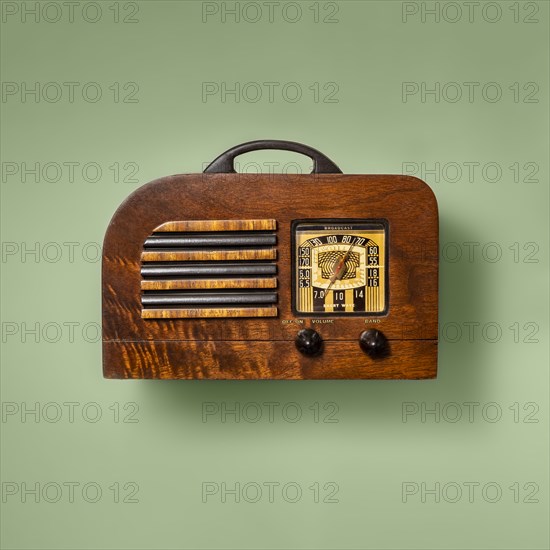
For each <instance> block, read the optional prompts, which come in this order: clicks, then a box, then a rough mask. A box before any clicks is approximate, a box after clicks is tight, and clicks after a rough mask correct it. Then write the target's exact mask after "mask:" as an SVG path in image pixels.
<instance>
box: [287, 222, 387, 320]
mask: <svg viewBox="0 0 550 550" xmlns="http://www.w3.org/2000/svg"><path fill="white" fill-rule="evenodd" d="M305 223H307V224H334V225H348V224H369V223H372V224H379V225H382V227H383V228H384V249H385V250H384V267H385V269H384V310H383V311H378V312H374V313H367V312H365V311H339V312H334V311H331V312H326V313H325V312H322V311H313V312H304V311H298V310H297V307H296V301H297V299H298V297H297V292H296V261H297V254H296V228H297V226H298V225H300V224H305ZM290 239H291V246H290V261H291V286H292V287H291V300H290V301H291V308H292V313H293V315H295V316H296V317H322V318H329V317H344V318H346V317H363V318H370V317H384V316H386V315H388V311H389V296H390V291H389V248H390V225H389V222H388V220H387V219H385V218H306V219H299V220H292V222H291V225H290Z"/></svg>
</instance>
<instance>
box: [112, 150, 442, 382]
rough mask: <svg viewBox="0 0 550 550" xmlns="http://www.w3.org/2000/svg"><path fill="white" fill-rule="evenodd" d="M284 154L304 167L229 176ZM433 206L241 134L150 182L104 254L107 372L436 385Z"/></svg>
mask: <svg viewBox="0 0 550 550" xmlns="http://www.w3.org/2000/svg"><path fill="white" fill-rule="evenodd" d="M259 149H282V150H288V151H295V152H298V153H302V154H305V155H307V156H309V157H310V158H311V159H312V160H313V165H314V168H313V172H312V173H311V174H292V175H290V174H284V175H282V174H281V175H273V174H240V173H236V172H235V170H234V164H233V163H234V159H235V157H236V156H238V155H240V154H242V153H246V152H249V151H255V150H259ZM437 310H438V213H437V202H436V199H435V196H434V194H433V192H432V191H431V189H430V188H429V187H428V185H427V184H426V183H424V182H423V181H421V180H419V179H417V178H414V177H410V176H403V175H395V176H386V175H343V174H342V173H341V171H340V170H339V169H338V167H337V166H336V165H335V164H334V163H333V162H331V161H330V160H329V159H328V158H327V157H325V156H324V155H322V154H321V153H320V152H319V151H317V150H315V149H312V148H310V147H306V146H304V145H301V144H298V143H292V142H285V141H255V142H250V143H245V144H243V145H240V146H238V147H234V148H232V149H230V150H229V151H227V152H225V153H224V154H222V155H221V156H219V157H218V158H217V159H216V160H215V161H214V162H212V164H210V166H208V168H207V169H206V170H205V171H204V173H202V174H182V175H176V176H169V177H165V178H162V179H158V180H155V181H153V182H151V183H149V184H147V185H144V186H143V187H141V188H139V189H138V190H137V191H135V192H134V193H133V194H132V195H130V197H128V199H126V201H125V202H124V203H123V204H122V205H121V206H120V208H119V209H118V210H117V212H116V213H115V215H114V216H113V219H112V221H111V223H110V225H109V227H108V229H107V233H106V236H105V242H104V246H103V372H104V376H105V377H106V378H164V379H182V378H210V379H253V378H263V379H321V378H323V379H336V378H340V379H346V378H347V379H352V378H353V379H355V378H386V379H392V378H393V379H400V378H410V379H418V378H434V377H435V376H436V373H437V336H438V326H437Z"/></svg>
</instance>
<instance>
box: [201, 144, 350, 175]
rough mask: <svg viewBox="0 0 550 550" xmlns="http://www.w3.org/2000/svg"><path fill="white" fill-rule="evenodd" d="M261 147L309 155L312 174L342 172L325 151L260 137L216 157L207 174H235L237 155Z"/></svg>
mask: <svg viewBox="0 0 550 550" xmlns="http://www.w3.org/2000/svg"><path fill="white" fill-rule="evenodd" d="M261 149H280V150H281V151H292V152H294V153H301V154H302V155H306V156H308V157H309V158H310V159H311V160H312V161H313V171H312V172H311V173H312V174H341V173H342V170H340V168H338V166H336V164H334V162H332V161H331V160H330V159H329V158H328V157H325V155H323V153H321V152H320V151H317V149H313V147H308V146H307V145H303V144H302V143H296V142H294V141H280V140H276V139H260V140H258V141H249V142H247V143H242V144H241V145H237V146H235V147H232V148H231V149H228V150H227V151H226V152H225V153H222V154H221V155H220V156H219V157H218V158H217V159H215V160H214V161H213V162H212V163H211V164H210V165H209V166H207V168H206V169H205V171H204V173H205V174H226V173H231V174H235V173H236V172H235V167H234V166H233V161H234V160H235V157H238V156H239V155H242V154H243V153H250V152H251V151H259V150H261Z"/></svg>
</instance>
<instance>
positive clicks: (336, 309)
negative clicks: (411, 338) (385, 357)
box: [293, 220, 386, 314]
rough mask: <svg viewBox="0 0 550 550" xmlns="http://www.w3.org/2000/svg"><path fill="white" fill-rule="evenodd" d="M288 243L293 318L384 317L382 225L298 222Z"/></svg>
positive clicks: (384, 249)
mask: <svg viewBox="0 0 550 550" xmlns="http://www.w3.org/2000/svg"><path fill="white" fill-rule="evenodd" d="M293 238H294V250H295V264H296V265H295V268H294V269H295V289H294V297H295V309H296V311H297V312H298V313H320V314H323V313H325V314H360V313H364V314H369V313H374V314H376V313H382V312H384V310H385V307H386V303H385V294H386V288H385V285H386V282H385V279H386V272H385V270H386V266H385V253H386V229H385V227H384V225H383V224H382V223H378V222H369V221H368V220H365V221H361V222H352V223H346V222H345V221H344V222H342V223H333V222H331V223H323V222H321V221H320V222H299V223H296V224H295V225H294V232H293Z"/></svg>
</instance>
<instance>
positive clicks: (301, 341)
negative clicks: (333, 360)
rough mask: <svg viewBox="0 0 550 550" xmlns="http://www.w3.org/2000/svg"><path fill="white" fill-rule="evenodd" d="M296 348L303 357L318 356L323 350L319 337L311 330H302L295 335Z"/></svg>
mask: <svg viewBox="0 0 550 550" xmlns="http://www.w3.org/2000/svg"><path fill="white" fill-rule="evenodd" d="M295 343H296V347H297V348H298V351H299V352H300V353H303V354H304V355H318V354H319V353H321V351H322V350H323V339H322V338H321V335H320V334H319V333H318V332H316V331H315V330H313V329H311V328H304V329H302V330H301V331H300V332H298V334H297V335H296V340H295Z"/></svg>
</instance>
